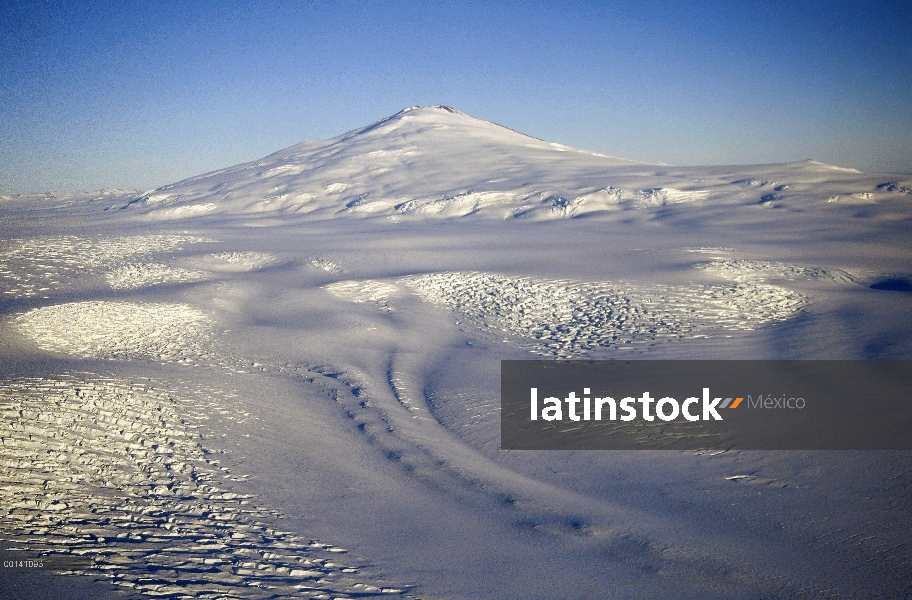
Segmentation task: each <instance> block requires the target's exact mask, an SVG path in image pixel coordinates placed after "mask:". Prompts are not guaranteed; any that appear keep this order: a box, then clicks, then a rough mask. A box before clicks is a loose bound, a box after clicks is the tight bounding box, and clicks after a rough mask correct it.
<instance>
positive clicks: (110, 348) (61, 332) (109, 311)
mask: <svg viewBox="0 0 912 600" xmlns="http://www.w3.org/2000/svg"><path fill="white" fill-rule="evenodd" d="M13 324H14V326H15V327H16V328H17V329H18V331H19V333H20V334H22V335H23V336H24V337H27V338H29V339H31V340H32V341H33V342H34V343H35V344H36V345H37V346H38V347H39V348H41V349H42V350H45V351H48V352H59V353H65V354H71V355H74V356H78V357H80V358H102V359H132V358H147V359H153V360H156V361H161V362H171V361H177V362H182V363H186V364H197V363H198V362H199V361H201V360H207V359H209V358H211V356H212V353H213V347H212V344H211V341H210V335H211V330H212V327H213V321H212V320H211V319H210V318H209V317H208V316H207V315H206V314H205V313H203V312H202V311H200V310H199V309H196V308H193V307H191V306H188V305H186V304H177V303H161V302H159V303H154V302H148V303H138V302H123V301H114V302H108V301H102V300H93V301H89V302H72V303H68V304H56V305H53V306H46V307H43V308H36V309H33V310H30V311H28V312H25V313H22V314H20V315H18V316H17V317H15V318H14V319H13Z"/></svg>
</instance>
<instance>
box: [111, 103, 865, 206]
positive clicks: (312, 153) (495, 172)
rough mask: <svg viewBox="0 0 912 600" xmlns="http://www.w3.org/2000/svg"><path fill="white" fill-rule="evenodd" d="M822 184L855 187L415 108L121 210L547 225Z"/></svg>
mask: <svg viewBox="0 0 912 600" xmlns="http://www.w3.org/2000/svg"><path fill="white" fill-rule="evenodd" d="M833 178H835V179H839V180H846V179H858V178H865V176H864V175H862V174H860V173H857V172H848V171H847V170H844V169H838V168H835V167H830V166H829V165H823V164H822V163H814V162H813V161H811V162H802V163H791V164H785V165H766V166H762V165H761V166H755V167H689V168H674V167H669V166H668V165H660V164H647V163H641V162H635V161H630V160H624V159H620V158H614V157H609V156H605V155H602V154H597V153H594V152H588V151H584V150H577V149H574V148H568V147H567V146H562V145H560V144H554V143H549V142H545V141H542V140H539V139H536V138H533V137H530V136H527V135H523V134H521V133H518V132H516V131H513V130H512V129H508V128H506V127H503V126H501V125H497V124H494V123H491V122H488V121H483V120H481V119H476V118H474V117H471V116H469V115H466V114H464V113H462V112H460V111H458V110H456V109H454V108H451V107H448V106H433V107H424V108H423V107H420V106H414V107H411V108H406V109H404V110H402V111H400V112H398V113H396V114H395V115H392V116H390V117H387V118H385V119H382V120H380V121H377V122H376V123H373V124H371V125H368V126H367V127H363V128H361V129H356V130H354V131H350V132H348V133H345V134H343V135H340V136H338V137H336V138H333V139H331V140H326V141H319V142H303V143H300V144H297V145H295V146H291V147H290V148H286V149H284V150H280V151H279V152H276V153H274V154H271V155H269V156H267V157H265V158H262V159H260V160H257V161H253V162H249V163H244V164H240V165H237V166H234V167H229V168H227V169H222V170H220V171H214V172H212V173H207V174H205V175H200V176H197V177H191V178H190V179H185V180H184V181H181V182H178V183H174V184H171V185H166V186H164V187H162V188H159V189H157V190H154V191H152V192H148V193H146V194H143V195H141V196H139V197H137V198H134V199H133V200H132V201H131V202H130V203H129V204H127V205H126V206H125V207H124V208H128V209H130V210H133V211H139V212H142V213H143V214H145V215H146V216H148V217H149V218H183V217H192V216H202V215H215V214H220V215H224V216H231V215H247V216H253V215H263V216H266V215H269V216H273V217H282V218H286V217H292V216H294V215H307V218H308V219H326V218H339V217H374V218H376V217H382V218H392V219H409V218H427V217H463V216H469V215H473V216H474V215H477V216H481V217H487V218H497V219H508V218H526V219H555V218H567V217H575V216H582V215H584V214H591V213H596V212H605V211H616V210H618V209H624V208H648V207H654V206H665V205H668V204H676V203H681V202H703V201H706V200H710V199H716V198H720V197H725V198H727V199H729V200H734V201H735V202H737V203H747V204H757V203H766V205H771V204H772V203H773V202H774V201H780V200H782V198H783V194H782V193H780V192H781V191H782V190H784V189H786V188H788V187H789V185H788V184H784V183H783V181H795V182H803V183H805V184H811V183H815V182H823V181H832V180H833ZM732 184H734V185H735V186H737V187H732ZM773 184H778V185H773ZM774 187H778V188H780V189H776V190H774V189H773V188H774ZM862 187H863V188H864V189H865V190H867V189H868V188H871V187H872V186H871V182H869V181H865V182H864V183H863V184H862ZM766 188H769V189H766ZM853 191H854V190H853Z"/></svg>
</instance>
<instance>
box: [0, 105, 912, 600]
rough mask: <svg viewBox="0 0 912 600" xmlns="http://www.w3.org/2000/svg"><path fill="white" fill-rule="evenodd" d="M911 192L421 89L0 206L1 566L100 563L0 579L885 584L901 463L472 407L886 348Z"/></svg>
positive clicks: (884, 180) (524, 592)
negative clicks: (623, 431) (511, 125)
mask: <svg viewBox="0 0 912 600" xmlns="http://www.w3.org/2000/svg"><path fill="white" fill-rule="evenodd" d="M910 190H912V182H910V181H908V179H904V178H903V177H900V176H886V175H869V174H863V173H858V172H854V171H851V170H847V169H841V168H839V167H833V166H829V165H823V164H820V163H815V162H810V161H809V162H802V163H793V164H779V165H754V166H724V167H671V166H667V165H649V164H643V163H635V162H632V161H625V160H621V159H616V158H610V157H606V156H600V155H597V154H593V153H589V152H584V151H579V150H573V149H570V148H565V147H562V146H557V145H554V144H549V143H547V142H543V141H540V140H536V139H533V138H530V137H527V136H524V135H522V134H519V133H516V132H514V131H511V130H509V129H506V128H504V127H500V126H498V125H494V124H491V123H486V122H484V121H480V120H478V119H473V118H472V117H469V116H467V115H464V114H462V113H459V112H458V111H454V110H453V109H449V108H445V107H434V108H413V109H407V110H405V111H402V112H401V113H398V114H396V115H394V116H392V117H390V118H388V119H384V120H382V121H379V122H377V123H375V124H374V125H371V126H368V127H365V128H363V129H360V130H356V131H353V132H350V133H348V134H345V135H343V136H340V137H338V138H335V139H333V140H328V141H325V142H305V143H303V144H299V145H298V146H294V147H292V148H289V149H286V150H283V151H281V152H278V153H276V154H274V155H272V156H269V157H266V158H264V159H262V160H260V161H256V162H253V163H248V164H244V165H239V166H236V167H231V168H228V169H224V170H222V171H218V172H215V173H210V174H206V175H202V176H199V177H195V178H191V179H188V180H185V181H183V182H179V183H175V184H173V185H170V186H166V187H164V188H161V189H159V190H155V191H154V192H148V193H145V194H141V195H137V194H128V193H125V192H109V193H102V194H98V195H97V196H88V195H85V196H78V197H77V196H63V195H58V196H54V197H50V198H49V197H46V196H43V195H35V196H20V197H15V198H3V199H0V236H2V239H3V242H2V244H0V419H2V421H0V438H2V443H0V500H2V502H0V540H2V544H3V548H0V550H3V551H5V552H7V553H10V554H11V555H17V556H22V555H27V554H29V553H32V554H34V553H39V552H40V553H42V554H43V555H55V554H63V555H67V554H73V553H76V554H79V555H81V556H85V557H88V558H90V559H92V560H93V561H94V562H95V563H96V564H97V565H99V567H100V568H99V569H92V570H79V569H77V570H76V573H72V572H71V573H70V574H67V575H56V576H55V575H53V574H49V573H48V574H44V575H43V576H42V577H43V578H42V577H39V576H37V575H35V576H33V577H31V578H28V579H27V578H26V577H27V574H22V573H17V574H16V576H15V577H10V578H3V579H0V596H3V597H19V598H28V597H34V598H40V597H46V596H49V595H55V596H59V595H60V590H67V589H70V590H73V591H72V592H71V594H72V597H85V596H87V595H91V594H92V593H94V594H95V595H96V597H109V596H110V594H111V589H112V588H111V587H110V586H109V585H108V584H111V585H113V586H115V587H116V589H119V590H121V592H122V593H123V595H124V596H127V597H136V598H145V597H156V596H166V597H175V598H213V597H240V598H273V597H307V598H319V599H324V598H356V597H390V596H392V597H396V596H404V597H421V598H466V599H468V598H517V597H523V598H558V597H559V598H617V597H621V598H657V597H663V598H701V599H702V598H884V597H906V596H909V595H910V594H912V588H910V582H912V564H910V562H909V559H908V557H909V548H910V547H912V535H910V531H912V528H910V527H909V525H910V523H912V513H910V509H909V507H910V506H912V495H910V493H912V492H910V490H912V486H910V481H912V461H910V456H909V453H906V452H702V451H697V452H672V451H665V452H658V451H641V452H504V451H501V450H500V448H499V404H498V397H499V389H500V388H499V361H500V360H502V359H522V358H538V359H553V358H623V359H660V358H664V359H678V358H725V359H730V358H741V359H749V358H757V359H770V358H774V359H785V358H803V359H822V358H853V359H897V358H902V359H909V358H912V323H910V322H909V319H908V318H907V315H909V314H912V294H909V293H908V292H907V291H903V289H906V286H905V282H907V281H909V278H910V276H912V262H910V256H912V238H910V236H909V231H910V229H912V195H910ZM56 577H64V578H65V579H64V581H66V582H72V581H74V579H75V578H76V577H81V578H85V581H82V579H80V584H79V585H61V584H60V583H59V581H57V580H56V579H55V578H56ZM96 580H97V582H98V583H95V584H93V583H92V582H93V581H96ZM93 586H94V587H93ZM49 590H54V592H53V594H52V593H51V592H50V591H49ZM91 590H94V592H91ZM64 593H66V592H64Z"/></svg>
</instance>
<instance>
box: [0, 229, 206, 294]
mask: <svg viewBox="0 0 912 600" xmlns="http://www.w3.org/2000/svg"><path fill="white" fill-rule="evenodd" d="M209 241H211V240H209V239H208V238H204V237H200V236H191V235H174V234H156V235H147V236H119V237H110V238H94V237H93V238H89V237H79V236H72V235H61V236H47V237H38V238H34V239H27V240H23V239H17V240H12V241H11V242H10V243H9V244H8V245H7V247H5V248H2V247H0V294H2V297H7V298H28V297H48V296H50V295H51V294H53V293H55V292H58V291H60V290H61V286H64V285H67V286H72V285H74V284H75V283H77V282H79V281H84V280H85V278H86V276H87V275H103V274H104V275H106V273H105V271H106V270H107V269H108V268H112V267H115V268H116V267H117V266H119V265H120V266H125V265H126V264H129V263H130V262H132V261H135V260H136V259H139V258H143V257H147V256H154V255H156V254H161V253H164V252H172V251H176V250H180V249H182V248H184V247H185V246H186V245H188V244H197V243H201V242H209ZM115 273H116V271H115ZM185 275H186V274H183V275H182V277H183V276H185ZM145 276H148V275H145ZM112 277H113V281H114V282H115V285H121V284H122V283H123V280H122V278H120V277H118V275H116V274H114V275H112ZM65 281H66V284H64V282H65ZM151 281H153V282H162V281H159V276H157V275H151Z"/></svg>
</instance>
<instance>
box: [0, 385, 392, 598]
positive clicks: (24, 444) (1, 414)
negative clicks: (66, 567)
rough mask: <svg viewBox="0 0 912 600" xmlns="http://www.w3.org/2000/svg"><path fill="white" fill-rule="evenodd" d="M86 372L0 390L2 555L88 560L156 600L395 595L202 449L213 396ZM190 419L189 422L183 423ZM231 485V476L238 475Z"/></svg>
mask: <svg viewBox="0 0 912 600" xmlns="http://www.w3.org/2000/svg"><path fill="white" fill-rule="evenodd" d="M215 394H218V395H219V396H222V397H224V393H223V392H213V391H210V392H209V393H208V394H203V395H200V394H196V395H195V397H194V395H191V394H187V396H190V397H189V398H188V397H181V396H180V395H176V394H172V393H169V392H167V391H162V390H160V389H157V388H156V387H153V386H152V385H149V384H136V383H132V382H128V381H125V380H121V379H117V378H111V377H101V376H97V375H91V374H74V375H69V374H66V375H61V376H56V377H53V378H21V379H15V380H12V381H5V382H4V385H3V387H2V389H0V419H2V422H3V424H4V427H3V435H2V441H0V442H2V443H0V506H2V514H3V522H4V527H3V529H2V536H3V538H4V539H5V540H7V541H8V542H10V543H11V548H12V549H16V548H20V547H21V548H22V549H24V550H27V551H29V552H30V553H37V552H40V553H42V554H46V555H54V554H65V555H72V554H76V555H80V556H85V557H88V558H91V559H92V560H93V561H94V562H95V564H96V569H93V570H92V571H91V573H92V574H96V575H97V574H99V573H100V574H102V575H103V576H104V577H106V578H109V579H110V580H111V581H112V582H113V583H115V584H117V585H120V586H123V587H124V588H129V589H132V590H134V591H136V592H139V593H141V594H143V595H148V596H163V597H170V598H227V597H230V598H273V597H287V596H295V597H302V598H320V599H325V598H331V597H332V598H351V597H364V596H367V595H371V596H373V595H375V594H377V595H379V594H384V595H386V594H400V593H401V592H403V590H402V589H401V588H396V587H392V586H389V585H382V584H381V585H382V587H381V586H378V585H375V584H376V583H378V582H364V581H359V580H358V579H357V575H356V574H357V572H358V565H349V564H347V561H346V560H344V559H343V560H341V561H340V560H339V557H340V556H341V555H342V554H344V553H345V552H346V551H345V550H344V549H342V548H338V547H335V546H331V545H328V544H323V543H320V542H317V541H314V540H310V539H305V538H302V537H300V536H297V535H294V534H291V533H288V532H283V531H277V530H275V529H274V528H272V527H270V526H269V525H268V524H267V523H266V522H265V520H266V519H268V518H269V517H270V516H273V515H274V514H275V513H270V512H269V511H265V510H264V509H261V508H258V507H257V506H256V500H255V498H252V497H251V496H249V495H244V494H238V493H235V492H232V491H231V481H237V480H238V477H237V476H235V475H233V474H232V473H230V471H229V470H228V469H226V468H224V467H220V466H219V461H218V460H217V459H216V457H217V453H214V452H212V451H210V450H208V449H206V448H205V447H204V445H203V442H202V437H201V434H200V430H199V424H198V423H199V422H200V420H201V419H206V418H208V417H207V416H206V415H207V414H208V413H209V412H211V411H213V410H216V411H217V410H220V406H219V404H218V402H217V401H216V400H215V399H214V395H215ZM194 417H196V418H194ZM240 477H241V478H243V477H244V476H240Z"/></svg>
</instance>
